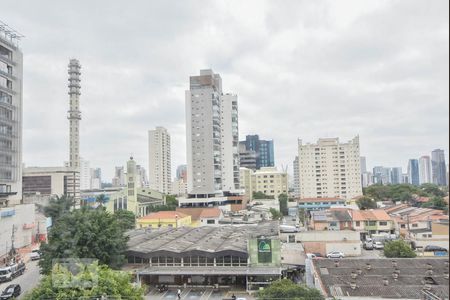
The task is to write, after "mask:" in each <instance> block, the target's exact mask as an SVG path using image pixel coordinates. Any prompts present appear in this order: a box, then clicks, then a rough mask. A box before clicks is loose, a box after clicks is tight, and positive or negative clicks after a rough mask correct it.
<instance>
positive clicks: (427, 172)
mask: <svg viewBox="0 0 450 300" xmlns="http://www.w3.org/2000/svg"><path fill="white" fill-rule="evenodd" d="M419 182H420V184H423V183H431V182H432V180H431V162H430V157H429V156H428V155H426V156H422V157H421V158H419Z"/></svg>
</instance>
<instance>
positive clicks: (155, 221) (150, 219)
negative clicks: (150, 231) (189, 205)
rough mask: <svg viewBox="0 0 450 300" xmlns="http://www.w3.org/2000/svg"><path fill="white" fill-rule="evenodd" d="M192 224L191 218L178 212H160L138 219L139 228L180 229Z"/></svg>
mask: <svg viewBox="0 0 450 300" xmlns="http://www.w3.org/2000/svg"><path fill="white" fill-rule="evenodd" d="M191 224H192V220H191V216H189V215H186V214H184V213H181V212H178V211H158V212H154V213H151V214H149V215H146V216H145V217H142V218H139V219H137V228H146V227H150V228H159V227H173V228H178V227H183V226H191Z"/></svg>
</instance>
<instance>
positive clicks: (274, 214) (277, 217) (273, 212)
mask: <svg viewBox="0 0 450 300" xmlns="http://www.w3.org/2000/svg"><path fill="white" fill-rule="evenodd" d="M269 211H270V214H271V215H272V220H281V219H282V218H283V215H282V214H281V213H280V211H279V210H277V209H275V208H271V209H270V210H269Z"/></svg>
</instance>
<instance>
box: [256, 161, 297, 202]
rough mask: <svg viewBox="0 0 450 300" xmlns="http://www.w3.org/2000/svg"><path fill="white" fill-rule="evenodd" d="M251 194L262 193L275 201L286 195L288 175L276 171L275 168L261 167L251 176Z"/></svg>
mask: <svg viewBox="0 0 450 300" xmlns="http://www.w3.org/2000/svg"><path fill="white" fill-rule="evenodd" d="M252 176H253V177H254V179H253V184H252V187H253V192H262V193H264V194H266V195H267V196H273V197H274V198H275V199H277V198H278V196H279V195H280V194H286V195H287V194H288V190H289V187H288V174H287V173H285V172H281V171H278V170H277V168H275V167H262V168H261V169H259V170H256V172H254V173H253V174H252Z"/></svg>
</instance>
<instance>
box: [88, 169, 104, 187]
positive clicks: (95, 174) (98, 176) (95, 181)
mask: <svg viewBox="0 0 450 300" xmlns="http://www.w3.org/2000/svg"><path fill="white" fill-rule="evenodd" d="M101 188H102V170H101V169H100V168H95V169H93V168H91V189H101Z"/></svg>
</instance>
